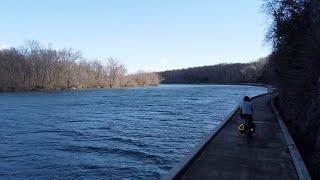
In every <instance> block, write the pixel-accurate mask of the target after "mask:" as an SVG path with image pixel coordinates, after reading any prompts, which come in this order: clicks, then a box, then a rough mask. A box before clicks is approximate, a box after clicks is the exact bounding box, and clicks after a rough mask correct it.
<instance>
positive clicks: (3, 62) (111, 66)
mask: <svg viewBox="0 0 320 180" xmlns="http://www.w3.org/2000/svg"><path fill="white" fill-rule="evenodd" d="M159 83H160V77H159V76H158V74H157V73H146V72H142V71H141V72H138V73H135V74H127V70H126V67H125V65H124V64H121V63H120V62H119V61H118V60H117V59H115V58H108V59H107V60H106V63H103V61H99V60H89V59H86V58H84V57H82V54H81V52H80V51H77V50H73V49H61V50H55V49H53V48H51V47H45V46H43V45H41V44H40V43H39V42H37V41H26V43H25V44H24V45H23V46H21V47H19V48H10V49H3V50H0V91H38V90H64V89H82V88H122V87H136V86H153V85H158V84H159Z"/></svg>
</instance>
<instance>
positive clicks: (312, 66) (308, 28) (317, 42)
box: [264, 0, 320, 179]
mask: <svg viewBox="0 0 320 180" xmlns="http://www.w3.org/2000/svg"><path fill="white" fill-rule="evenodd" d="M264 8H265V10H266V12H267V13H268V14H269V16H270V17H271V18H272V24H271V26H270V28H269V32H268V35H267V38H268V40H269V41H270V42H271V43H272V45H273V52H272V54H271V56H270V65H271V66H270V68H271V70H272V72H273V73H274V75H275V77H276V78H275V82H274V83H275V85H276V86H277V87H278V90H279V97H278V99H277V103H278V108H279V110H280V111H281V113H282V116H283V117H284V119H285V121H286V123H287V126H288V128H289V130H290V132H291V134H292V135H293V138H294V139H295V141H296V143H297V145H298V147H299V150H300V152H301V154H302V156H303V158H304V161H305V162H306V165H307V167H308V169H309V171H310V173H311V176H312V178H313V179H320V1H319V0H280V1H279V0H267V1H266V2H265V5H264Z"/></svg>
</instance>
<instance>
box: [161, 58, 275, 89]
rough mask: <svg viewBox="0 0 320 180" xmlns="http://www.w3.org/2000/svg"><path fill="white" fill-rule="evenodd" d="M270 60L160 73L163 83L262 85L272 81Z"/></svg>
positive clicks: (261, 59)
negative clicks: (269, 66)
mask: <svg viewBox="0 0 320 180" xmlns="http://www.w3.org/2000/svg"><path fill="white" fill-rule="evenodd" d="M268 59H269V58H268V57H266V58H260V59H259V60H257V61H255V62H251V63H230V64H218V65H212V66H202V67H193V68H187V69H178V70H170V71H164V72H160V73H159V74H160V76H161V77H162V78H163V80H162V82H163V83H233V84H235V83H262V82H267V81H270V80H269V79H272V77H271V76H272V74H271V73H269V74H267V72H269V70H268V68H267V67H268V64H269V60H268Z"/></svg>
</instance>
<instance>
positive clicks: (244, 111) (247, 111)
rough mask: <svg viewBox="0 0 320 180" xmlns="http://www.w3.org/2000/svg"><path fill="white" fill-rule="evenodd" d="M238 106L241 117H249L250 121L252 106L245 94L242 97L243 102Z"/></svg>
mask: <svg viewBox="0 0 320 180" xmlns="http://www.w3.org/2000/svg"><path fill="white" fill-rule="evenodd" d="M240 108H241V118H242V119H249V120H250V121H252V114H253V106H252V103H251V102H250V98H249V97H248V96H245V97H244V98H243V102H242V103H241V105H240Z"/></svg>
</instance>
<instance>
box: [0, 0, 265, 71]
mask: <svg viewBox="0 0 320 180" xmlns="http://www.w3.org/2000/svg"><path fill="white" fill-rule="evenodd" d="M261 3H262V0H241V1H240V0H234V1H222V0H45V1H44V0H1V5H0V17H1V22H0V23H1V28H0V48H4V47H8V46H19V45H21V44H23V43H24V41H25V40H38V41H41V42H42V43H45V44H46V43H52V44H53V47H55V48H64V47H67V48H69V47H72V48H75V49H79V50H81V51H82V52H83V55H84V56H85V57H88V58H101V59H102V58H107V57H116V58H118V59H119V60H120V61H121V62H122V63H124V64H126V67H127V69H128V70H129V72H135V71H137V70H164V69H176V68H185V67H191V66H201V65H212V64H217V63H227V62H249V61H252V60H254V59H257V58H259V57H263V56H266V55H268V54H269V53H270V51H271V50H270V49H271V48H270V46H268V45H266V43H265V42H264V37H265V32H266V29H267V27H268V26H267V23H266V22H267V20H266V17H265V15H264V14H263V12H262V8H261Z"/></svg>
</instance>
